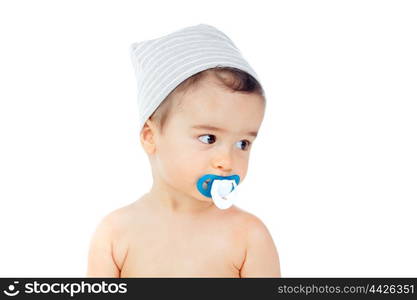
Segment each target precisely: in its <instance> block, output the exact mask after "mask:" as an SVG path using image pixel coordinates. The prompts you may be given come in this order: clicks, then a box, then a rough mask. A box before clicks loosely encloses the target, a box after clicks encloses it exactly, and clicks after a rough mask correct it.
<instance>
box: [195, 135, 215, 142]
mask: <svg viewBox="0 0 417 300" xmlns="http://www.w3.org/2000/svg"><path fill="white" fill-rule="evenodd" d="M198 139H199V140H200V141H202V142H203V143H205V144H213V143H214V142H215V141H216V137H215V136H214V135H212V134H205V135H200V136H199V137H198Z"/></svg>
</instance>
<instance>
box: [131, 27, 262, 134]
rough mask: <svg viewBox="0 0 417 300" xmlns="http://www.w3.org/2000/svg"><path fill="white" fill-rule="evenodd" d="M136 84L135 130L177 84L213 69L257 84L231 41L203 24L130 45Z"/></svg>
mask: <svg viewBox="0 0 417 300" xmlns="http://www.w3.org/2000/svg"><path fill="white" fill-rule="evenodd" d="M130 55H131V59H132V63H133V67H134V70H135V76H136V81H137V89H138V90H137V92H138V94H137V97H138V99H137V100H138V105H139V121H140V123H139V126H140V127H139V128H140V130H142V127H143V125H144V124H145V122H146V121H147V120H148V118H149V117H150V116H151V115H152V113H153V112H154V111H155V110H156V109H157V108H158V106H159V104H161V102H162V101H163V100H164V99H165V97H167V96H168V94H169V93H170V92H171V91H172V90H174V89H175V88H176V87H177V86H178V85H179V84H180V83H181V82H183V81H184V80H185V79H187V78H189V77H191V76H192V75H194V74H196V73H198V72H201V71H203V70H206V69H210V68H213V67H216V66H226V67H234V68H238V69H240V70H243V71H245V72H247V73H249V74H250V75H252V76H253V77H255V79H256V80H258V82H260V80H259V78H258V76H257V74H256V73H255V71H254V70H253V69H252V67H251V66H250V65H249V63H248V62H247V61H246V60H245V59H244V58H243V56H242V54H241V53H240V51H239V49H238V48H237V47H236V46H235V44H234V43H233V42H232V40H231V39H230V38H229V37H228V36H226V35H225V34H224V33H223V32H221V31H220V30H219V29H217V28H215V27H214V26H211V25H207V24H199V25H195V26H190V27H185V28H183V29H180V30H177V31H175V32H172V33H170V34H168V35H165V36H162V37H159V38H156V39H151V40H144V41H142V42H139V43H133V44H131V45H130Z"/></svg>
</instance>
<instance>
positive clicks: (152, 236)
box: [119, 223, 245, 277]
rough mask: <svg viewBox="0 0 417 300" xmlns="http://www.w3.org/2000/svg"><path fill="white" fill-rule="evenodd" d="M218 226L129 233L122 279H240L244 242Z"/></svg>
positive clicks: (166, 226)
mask: <svg viewBox="0 0 417 300" xmlns="http://www.w3.org/2000/svg"><path fill="white" fill-rule="evenodd" d="M218 225H219V224H215V225H213V226H212V227H210V226H201V227H199V226H200V224H194V226H192V225H191V224H162V223H161V224H160V225H156V224H153V226H143V225H142V226H138V227H137V228H135V229H132V230H131V231H129V232H126V234H125V235H124V239H122V240H121V243H122V244H123V243H124V244H125V245H124V247H123V246H122V245H120V246H121V247H119V249H123V248H124V249H125V250H126V251H125V253H124V257H123V263H122V266H121V267H122V269H121V277H239V269H240V267H241V265H242V263H243V260H244V256H245V249H244V242H243V240H242V238H241V237H240V235H239V234H238V233H236V231H235V230H233V229H232V228H220V227H219V226H218ZM121 252H123V251H119V257H120V256H121V255H122V253H121ZM120 260H121V259H120Z"/></svg>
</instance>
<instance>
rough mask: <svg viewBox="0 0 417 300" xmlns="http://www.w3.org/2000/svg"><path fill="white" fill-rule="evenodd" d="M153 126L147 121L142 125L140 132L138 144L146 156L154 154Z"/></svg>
mask: <svg viewBox="0 0 417 300" xmlns="http://www.w3.org/2000/svg"><path fill="white" fill-rule="evenodd" d="M155 129H156V128H155V124H153V122H152V121H151V120H149V119H148V120H147V121H146V122H145V125H143V128H142V131H141V132H140V142H141V144H142V147H143V148H144V149H145V151H146V152H147V153H148V154H150V155H151V154H153V153H155V150H156V147H155V133H156V131H155Z"/></svg>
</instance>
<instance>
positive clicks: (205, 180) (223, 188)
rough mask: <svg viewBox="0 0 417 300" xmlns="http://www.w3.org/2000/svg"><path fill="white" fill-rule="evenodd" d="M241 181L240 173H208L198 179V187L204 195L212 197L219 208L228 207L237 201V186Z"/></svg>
mask: <svg viewBox="0 0 417 300" xmlns="http://www.w3.org/2000/svg"><path fill="white" fill-rule="evenodd" d="M239 182H240V177H239V175H231V176H219V175H214V174H206V175H204V176H202V177H201V178H200V179H199V180H198V181H197V189H198V191H199V192H200V193H201V194H202V195H204V196H206V197H208V198H212V199H213V202H214V204H215V205H216V206H217V207H218V208H220V209H227V208H229V207H230V206H232V205H233V203H234V201H235V198H236V187H237V185H238V184H239Z"/></svg>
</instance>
